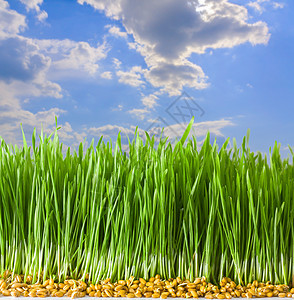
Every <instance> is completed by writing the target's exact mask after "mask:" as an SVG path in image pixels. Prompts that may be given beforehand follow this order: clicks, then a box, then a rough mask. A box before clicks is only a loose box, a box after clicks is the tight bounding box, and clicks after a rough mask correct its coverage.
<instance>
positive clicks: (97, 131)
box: [87, 124, 134, 138]
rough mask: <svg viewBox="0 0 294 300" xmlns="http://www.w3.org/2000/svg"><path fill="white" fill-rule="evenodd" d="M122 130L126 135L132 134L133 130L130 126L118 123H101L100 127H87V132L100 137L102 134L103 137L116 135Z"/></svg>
mask: <svg viewBox="0 0 294 300" xmlns="http://www.w3.org/2000/svg"><path fill="white" fill-rule="evenodd" d="M120 131H121V132H122V133H124V134H126V135H128V134H133V132H134V130H133V129H132V128H127V127H123V126H120V125H111V124H108V125H103V126H100V127H90V128H88V129H87V132H88V133H89V134H91V135H94V136H98V137H100V136H101V135H103V137H104V138H109V137H117V134H118V133H119V132H120Z"/></svg>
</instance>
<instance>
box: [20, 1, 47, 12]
mask: <svg viewBox="0 0 294 300" xmlns="http://www.w3.org/2000/svg"><path fill="white" fill-rule="evenodd" d="M20 2H21V3H23V4H24V5H25V7H26V9H27V11H29V10H35V11H36V12H39V11H40V6H41V5H42V3H43V0H20Z"/></svg>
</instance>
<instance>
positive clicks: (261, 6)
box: [247, 0, 285, 14]
mask: <svg viewBox="0 0 294 300" xmlns="http://www.w3.org/2000/svg"><path fill="white" fill-rule="evenodd" d="M247 5H248V6H249V7H251V8H253V9H254V10H255V11H256V12H258V13H259V14H262V13H263V12H264V11H265V10H266V9H267V7H270V8H274V9H280V8H284V7H285V3H283V2H274V1H271V0H255V1H250V2H249V3H248V4H247Z"/></svg>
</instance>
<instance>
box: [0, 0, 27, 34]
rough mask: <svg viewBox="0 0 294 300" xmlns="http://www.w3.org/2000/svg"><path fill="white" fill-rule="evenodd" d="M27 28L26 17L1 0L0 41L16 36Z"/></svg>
mask: <svg viewBox="0 0 294 300" xmlns="http://www.w3.org/2000/svg"><path fill="white" fill-rule="evenodd" d="M26 27H27V25H26V18H25V16H24V15H21V14H19V13H18V12H16V11H15V10H12V9H10V8H9V4H8V2H7V1H4V0H0V39H1V38H3V37H6V36H11V35H16V34H17V33H19V32H20V31H21V30H23V29H25V28H26Z"/></svg>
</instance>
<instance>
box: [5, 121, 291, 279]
mask: <svg viewBox="0 0 294 300" xmlns="http://www.w3.org/2000/svg"><path fill="white" fill-rule="evenodd" d="M192 121H193V120H192ZM191 126H192V122H191V123H190V124H189V126H188V128H187V130H186V131H185V133H184V135H183V137H182V138H181V139H180V140H179V141H178V142H177V143H176V145H175V146H173V147H172V145H171V144H169V143H168V142H167V140H166V139H165V140H161V141H160V142H159V145H158V146H156V147H155V145H154V143H155V141H154V138H153V139H152V137H149V135H148V134H147V133H146V142H145V143H143V140H142V138H141V137H139V135H138V134H137V133H136V134H135V137H134V139H133V140H132V141H130V142H129V151H128V155H127V154H126V153H124V152H123V151H122V150H121V137H120V135H118V138H117V141H116V143H115V146H112V144H111V143H109V142H108V143H105V142H104V141H103V139H102V137H101V138H100V140H99V141H98V143H97V145H95V146H94V143H92V144H91V145H90V147H88V148H87V149H86V150H85V151H83V145H82V144H81V145H80V147H79V150H78V151H77V152H76V151H73V150H72V153H71V152H70V149H68V151H67V153H66V155H65V156H64V155H63V151H62V144H61V143H60V142H59V138H58V134H57V130H56V131H55V133H54V135H52V136H46V135H43V133H41V135H40V137H39V143H38V146H36V141H37V139H38V138H37V136H36V131H34V132H33V135H32V147H28V146H27V143H26V140H25V138H24V142H23V147H21V148H19V147H17V146H14V147H13V148H12V147H9V146H8V145H7V144H5V142H4V140H3V139H1V146H0V174H1V176H0V252H1V257H0V271H1V273H3V272H4V271H5V270H10V271H12V272H13V273H15V274H24V275H25V276H27V275H29V274H30V275H32V276H33V282H35V281H36V280H38V277H39V276H41V277H42V280H45V279H46V278H49V277H52V278H53V279H55V280H57V281H59V280H60V281H63V280H65V279H66V276H69V277H70V278H81V279H83V280H85V279H86V278H88V279H89V280H90V281H92V282H98V280H101V279H106V278H111V279H112V280H118V279H126V278H129V277H130V276H131V275H133V276H135V277H143V278H149V277H151V276H155V275H156V274H160V276H161V277H162V278H175V277H177V276H179V277H181V278H188V279H190V280H193V278H195V277H201V276H206V278H207V280H208V281H210V282H213V283H217V282H219V281H220V280H221V279H222V278H223V277H224V276H226V277H230V278H232V280H234V281H235V282H236V283H242V284H246V283H248V282H252V281H253V280H257V281H264V282H265V281H268V280H269V281H271V282H273V283H285V284H291V283H292V279H293V278H294V277H293V276H294V261H293V258H294V183H293V179H294V166H293V152H292V161H290V160H289V159H281V156H280V154H279V147H278V145H277V144H275V145H274V147H273V148H272V149H271V150H270V153H269V155H268V156H267V157H264V156H262V155H261V154H260V153H258V154H257V153H253V152H251V151H250V149H249V147H248V136H247V137H245V138H244V140H243V143H242V145H241V147H240V148H238V147H237V145H236V143H235V142H233V143H232V147H231V148H230V149H229V148H228V142H229V141H228V140H227V141H226V142H225V143H224V145H223V146H222V147H221V148H220V149H219V148H218V146H217V144H216V143H213V141H212V144H211V143H210V138H209V134H208V135H207V138H206V140H205V142H204V144H203V145H202V147H201V149H200V150H197V143H196V139H195V137H194V136H193V137H192V138H188V133H189V131H190V129H191Z"/></svg>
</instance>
